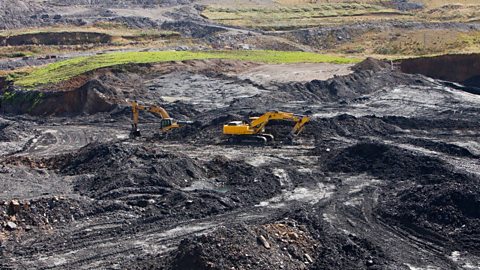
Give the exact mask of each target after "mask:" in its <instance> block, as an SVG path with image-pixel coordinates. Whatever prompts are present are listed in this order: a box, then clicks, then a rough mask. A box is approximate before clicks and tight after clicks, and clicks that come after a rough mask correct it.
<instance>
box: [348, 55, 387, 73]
mask: <svg viewBox="0 0 480 270" xmlns="http://www.w3.org/2000/svg"><path fill="white" fill-rule="evenodd" d="M387 68H391V64H389V63H387V62H385V61H381V60H378V59H375V58H371V57H368V58H367V59H365V60H363V61H362V62H360V63H358V64H356V65H354V66H353V67H352V70H354V71H365V70H371V71H375V72H378V71H381V70H384V69H387Z"/></svg>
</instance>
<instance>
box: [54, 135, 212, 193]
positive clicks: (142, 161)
mask: <svg viewBox="0 0 480 270" xmlns="http://www.w3.org/2000/svg"><path fill="white" fill-rule="evenodd" d="M61 171H62V172H63V173H67V174H93V175H94V176H93V177H87V176H86V177H85V179H83V180H82V181H78V183H77V185H76V190H77V191H79V192H81V193H83V194H87V195H89V196H93V197H97V196H101V195H105V193H108V192H112V191H114V190H116V189H125V188H129V187H130V188H138V189H145V190H148V188H150V187H164V188H172V187H175V188H181V187H186V186H188V185H189V184H191V183H192V182H193V181H194V180H196V179H204V178H205V171H204V169H203V168H202V167H201V165H199V164H197V163H196V162H195V161H193V160H192V159H190V158H188V157H186V156H183V155H180V154H174V153H170V152H166V151H159V150H156V149H153V148H147V147H144V146H135V145H131V144H127V143H112V144H101V143H93V144H90V145H87V146H86V147H84V148H82V149H80V150H79V152H78V153H76V154H75V155H72V158H71V159H69V160H68V161H67V162H66V164H65V165H63V167H62V168H61Z"/></svg>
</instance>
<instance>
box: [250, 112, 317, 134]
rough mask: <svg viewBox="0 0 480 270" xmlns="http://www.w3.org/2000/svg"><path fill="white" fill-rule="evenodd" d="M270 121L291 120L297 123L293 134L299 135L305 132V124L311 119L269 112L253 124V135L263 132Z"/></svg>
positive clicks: (303, 116)
mask: <svg viewBox="0 0 480 270" xmlns="http://www.w3.org/2000/svg"><path fill="white" fill-rule="evenodd" d="M270 120H291V121H293V122H295V126H294V127H293V130H292V132H291V134H292V135H297V134H299V133H300V132H301V131H302V130H303V128H304V127H305V124H306V123H308V122H309V121H310V118H309V117H308V116H305V115H296V114H293V113H289V112H267V113H265V114H263V115H262V116H260V117H258V118H257V119H255V120H253V121H252V122H251V124H250V126H251V128H252V129H253V131H254V132H253V133H254V134H257V133H260V132H262V130H263V129H264V128H265V126H266V125H267V124H268V122H269V121H270Z"/></svg>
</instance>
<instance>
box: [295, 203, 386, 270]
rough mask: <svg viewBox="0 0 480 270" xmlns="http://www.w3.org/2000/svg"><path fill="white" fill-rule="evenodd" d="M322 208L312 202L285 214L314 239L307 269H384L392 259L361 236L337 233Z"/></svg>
mask: <svg viewBox="0 0 480 270" xmlns="http://www.w3.org/2000/svg"><path fill="white" fill-rule="evenodd" d="M322 212H323V209H322V207H321V206H315V207H313V208H312V207H310V208H308V209H302V211H292V212H291V213H290V214H288V215H287V216H288V217H289V218H291V219H293V220H294V222H297V224H301V225H302V226H304V227H306V228H307V230H308V231H309V232H310V234H311V235H312V236H313V238H314V239H315V240H316V241H317V245H316V247H315V251H316V255H317V257H315V258H314V263H313V265H312V266H311V267H310V269H339V270H340V269H370V270H372V269H388V267H387V266H388V265H391V264H392V263H391V262H392V261H393V259H392V258H389V257H388V256H387V255H386V254H385V253H384V251H383V250H382V248H381V247H379V246H377V245H375V244H373V243H372V242H370V241H369V240H368V239H365V238H363V237H360V236H357V235H353V234H348V235H347V234H344V233H340V232H339V231H337V230H335V229H334V228H332V226H331V224H330V223H328V222H327V221H325V220H324V218H323V217H322V215H321V214H319V213H322ZM294 269H296V268H294Z"/></svg>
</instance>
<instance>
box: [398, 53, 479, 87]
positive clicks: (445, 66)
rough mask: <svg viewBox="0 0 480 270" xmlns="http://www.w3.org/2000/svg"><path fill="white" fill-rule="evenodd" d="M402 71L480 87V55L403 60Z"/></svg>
mask: <svg viewBox="0 0 480 270" xmlns="http://www.w3.org/2000/svg"><path fill="white" fill-rule="evenodd" d="M400 67H401V70H402V71H403V72H406V73H411V74H423V75H425V76H428V77H432V78H435V79H440V80H445V81H453V82H458V83H462V84H465V85H468V86H474V87H480V54H464V55H443V56H436V57H424V58H416V59H407V60H403V61H402V62H401V64H400Z"/></svg>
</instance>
